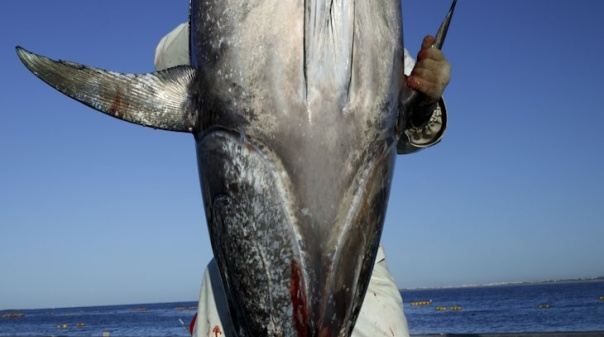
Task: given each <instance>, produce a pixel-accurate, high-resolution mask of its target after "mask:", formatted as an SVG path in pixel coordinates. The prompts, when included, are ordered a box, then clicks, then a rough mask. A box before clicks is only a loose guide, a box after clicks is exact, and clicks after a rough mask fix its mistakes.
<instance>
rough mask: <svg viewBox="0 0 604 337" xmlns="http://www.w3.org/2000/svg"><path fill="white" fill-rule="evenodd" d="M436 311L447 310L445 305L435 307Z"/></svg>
mask: <svg viewBox="0 0 604 337" xmlns="http://www.w3.org/2000/svg"><path fill="white" fill-rule="evenodd" d="M436 311H447V307H436Z"/></svg>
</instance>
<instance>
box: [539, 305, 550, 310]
mask: <svg viewBox="0 0 604 337" xmlns="http://www.w3.org/2000/svg"><path fill="white" fill-rule="evenodd" d="M549 308H550V306H549V304H539V309H549Z"/></svg>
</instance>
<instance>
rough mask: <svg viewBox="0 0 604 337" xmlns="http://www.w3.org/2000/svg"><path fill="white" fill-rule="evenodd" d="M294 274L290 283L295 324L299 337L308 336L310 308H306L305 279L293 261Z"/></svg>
mask: <svg viewBox="0 0 604 337" xmlns="http://www.w3.org/2000/svg"><path fill="white" fill-rule="evenodd" d="M291 268H292V274H291V283H290V294H291V298H292V306H293V315H294V322H295V325H296V330H297V331H298V337H307V336H308V308H307V306H306V293H305V291H304V279H303V277H302V271H301V270H300V266H299V265H298V262H296V261H292V266H291Z"/></svg>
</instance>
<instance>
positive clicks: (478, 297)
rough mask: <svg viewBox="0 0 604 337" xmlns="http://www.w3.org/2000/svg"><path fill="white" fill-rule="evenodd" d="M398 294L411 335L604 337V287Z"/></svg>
mask: <svg viewBox="0 0 604 337" xmlns="http://www.w3.org/2000/svg"><path fill="white" fill-rule="evenodd" d="M401 293H402V295H403V299H404V301H405V305H404V311H405V315H406V316H407V321H408V324H409V330H410V333H411V334H439V333H504V332H554V331H557V332H572V331H604V300H601V299H600V297H603V296H604V280H595V281H583V282H553V283H538V284H516V285H500V286H474V287H461V288H442V289H421V290H402V291H401ZM603 298H604V297H603ZM415 304H422V305H415ZM196 305H197V303H196V302H184V303H158V304H137V305H119V306H100V307H85V308H62V309H33V310H5V311H0V317H4V318H0V336H55V335H61V336H103V333H105V334H109V336H188V330H187V327H186V326H188V324H189V323H190V321H191V319H192V317H193V315H194V314H195V311H196V308H195V307H196ZM181 322H182V323H181ZM183 323H184V324H183ZM220 337H224V336H220Z"/></svg>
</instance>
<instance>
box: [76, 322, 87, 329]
mask: <svg viewBox="0 0 604 337" xmlns="http://www.w3.org/2000/svg"><path fill="white" fill-rule="evenodd" d="M76 326H77V327H78V328H83V327H85V326H86V323H83V322H82V323H76Z"/></svg>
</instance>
